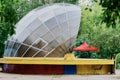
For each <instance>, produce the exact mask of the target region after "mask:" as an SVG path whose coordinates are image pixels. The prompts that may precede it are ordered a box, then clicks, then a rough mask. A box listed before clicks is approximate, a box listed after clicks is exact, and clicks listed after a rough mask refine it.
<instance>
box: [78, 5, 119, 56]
mask: <svg viewBox="0 0 120 80" xmlns="http://www.w3.org/2000/svg"><path fill="white" fill-rule="evenodd" d="M102 9H103V8H102V7H100V6H99V5H98V4H97V3H96V4H94V5H93V6H92V11H89V10H85V7H82V20H81V28H80V30H79V35H78V40H79V39H87V40H88V41H89V44H90V45H93V46H96V47H98V48H99V51H98V52H97V54H96V55H97V58H112V57H114V56H115V55H116V54H117V53H119V52H120V33H119V32H120V28H119V26H120V23H119V24H117V26H116V28H115V29H114V28H112V27H110V28H108V27H106V25H105V24H104V23H102V19H103V17H102V16H101V14H102V12H103V11H102ZM78 40H77V41H78Z"/></svg>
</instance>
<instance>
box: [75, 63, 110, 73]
mask: <svg viewBox="0 0 120 80" xmlns="http://www.w3.org/2000/svg"><path fill="white" fill-rule="evenodd" d="M111 72H112V65H102V67H101V69H100V65H77V74H84V75H86V74H111Z"/></svg>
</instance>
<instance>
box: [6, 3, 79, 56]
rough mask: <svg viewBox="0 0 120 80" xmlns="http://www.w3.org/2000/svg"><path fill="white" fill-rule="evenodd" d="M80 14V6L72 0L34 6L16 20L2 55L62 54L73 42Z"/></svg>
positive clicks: (70, 47)
mask: <svg viewBox="0 0 120 80" xmlns="http://www.w3.org/2000/svg"><path fill="white" fill-rule="evenodd" d="M80 18H81V9H80V8H79V7H78V6H75V5H72V4H65V3H58V4H54V5H49V6H45V7H43V8H36V9H34V10H32V11H31V12H29V13H28V14H27V15H26V16H24V17H23V18H22V19H21V20H20V21H19V22H18V23H17V24H16V34H15V35H13V36H12V37H10V38H9V40H8V41H7V43H6V49H5V53H4V56H11V57H12V56H17V57H63V56H64V55H65V54H66V53H69V52H70V50H71V49H72V47H73V45H74V43H75V40H76V37H77V33H78V30H79V25H80Z"/></svg>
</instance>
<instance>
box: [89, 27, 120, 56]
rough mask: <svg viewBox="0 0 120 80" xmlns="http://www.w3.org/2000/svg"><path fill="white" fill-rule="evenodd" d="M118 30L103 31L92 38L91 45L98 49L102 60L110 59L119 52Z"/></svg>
mask: <svg viewBox="0 0 120 80" xmlns="http://www.w3.org/2000/svg"><path fill="white" fill-rule="evenodd" d="M119 32H120V29H105V30H103V31H102V33H100V34H98V36H96V37H94V38H93V39H94V40H92V41H91V44H94V45H95V46H97V47H99V49H100V50H99V52H98V54H100V55H101V56H102V57H104V58H112V57H114V56H115V55H116V54H117V53H119V52H120V33H119Z"/></svg>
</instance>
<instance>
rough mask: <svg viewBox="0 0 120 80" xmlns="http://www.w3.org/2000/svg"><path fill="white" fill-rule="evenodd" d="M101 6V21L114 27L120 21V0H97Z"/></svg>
mask: <svg viewBox="0 0 120 80" xmlns="http://www.w3.org/2000/svg"><path fill="white" fill-rule="evenodd" d="M95 1H96V0H95ZM97 1H98V2H99V5H101V6H102V7H103V9H102V11H103V13H102V14H103V22H105V23H106V24H107V26H106V27H110V26H112V27H113V28H115V27H116V26H117V24H118V22H120V0H97Z"/></svg>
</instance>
